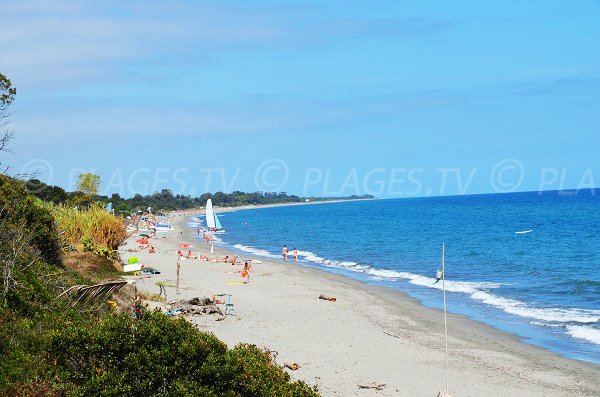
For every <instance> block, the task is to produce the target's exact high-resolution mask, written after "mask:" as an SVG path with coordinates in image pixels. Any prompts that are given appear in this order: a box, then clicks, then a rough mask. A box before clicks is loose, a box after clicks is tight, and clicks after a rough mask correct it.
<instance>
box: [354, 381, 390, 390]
mask: <svg viewBox="0 0 600 397" xmlns="http://www.w3.org/2000/svg"><path fill="white" fill-rule="evenodd" d="M386 386H387V385H386V384H385V383H381V384H377V383H375V382H373V383H371V384H370V385H358V387H360V388H361V389H374V390H383V389H385V387H386Z"/></svg>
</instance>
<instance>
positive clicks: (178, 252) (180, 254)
mask: <svg viewBox="0 0 600 397" xmlns="http://www.w3.org/2000/svg"><path fill="white" fill-rule="evenodd" d="M182 256H183V252H181V250H177V258H181V257H182Z"/></svg>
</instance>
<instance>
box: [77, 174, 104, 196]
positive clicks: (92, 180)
mask: <svg viewBox="0 0 600 397" xmlns="http://www.w3.org/2000/svg"><path fill="white" fill-rule="evenodd" d="M98 190H100V175H96V174H92V173H91V172H88V173H85V174H79V177H78V178H77V191H79V192H82V193H85V194H87V195H90V196H95V195H97V194H98Z"/></svg>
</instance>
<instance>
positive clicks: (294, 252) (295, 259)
mask: <svg viewBox="0 0 600 397" xmlns="http://www.w3.org/2000/svg"><path fill="white" fill-rule="evenodd" d="M292 255H294V262H298V250H297V249H296V247H294V250H293V251H292Z"/></svg>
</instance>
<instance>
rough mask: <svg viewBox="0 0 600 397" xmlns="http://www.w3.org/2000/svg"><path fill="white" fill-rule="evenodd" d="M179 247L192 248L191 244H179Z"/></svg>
mask: <svg viewBox="0 0 600 397" xmlns="http://www.w3.org/2000/svg"><path fill="white" fill-rule="evenodd" d="M179 248H192V246H191V245H189V244H179Z"/></svg>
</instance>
